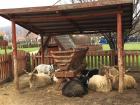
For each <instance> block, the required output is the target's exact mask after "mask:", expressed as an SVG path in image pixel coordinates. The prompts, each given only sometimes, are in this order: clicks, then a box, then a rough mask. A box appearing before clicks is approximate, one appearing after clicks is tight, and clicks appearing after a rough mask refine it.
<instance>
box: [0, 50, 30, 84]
mask: <svg viewBox="0 0 140 105" xmlns="http://www.w3.org/2000/svg"><path fill="white" fill-rule="evenodd" d="M27 55H28V53H26V52H24V51H17V65H18V68H17V69H18V73H19V75H21V74H23V73H24V69H27V68H29V67H27V66H28V65H29V64H28V58H29V57H28V56H27ZM12 78H13V62H12V53H11V54H8V55H0V83H2V82H5V81H7V80H11V79H12Z"/></svg>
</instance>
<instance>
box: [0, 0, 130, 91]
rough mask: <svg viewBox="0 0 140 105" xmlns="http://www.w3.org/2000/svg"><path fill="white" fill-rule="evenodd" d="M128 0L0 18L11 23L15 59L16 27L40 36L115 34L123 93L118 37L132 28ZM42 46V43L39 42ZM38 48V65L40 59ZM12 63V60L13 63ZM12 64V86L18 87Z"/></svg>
mask: <svg viewBox="0 0 140 105" xmlns="http://www.w3.org/2000/svg"><path fill="white" fill-rule="evenodd" d="M132 13H133V1H132V0H99V1H94V2H89V3H81V4H80V3H79V4H67V5H57V6H46V7H30V8H17V9H0V16H2V17H4V18H6V19H8V20H11V21H12V30H13V31H12V32H13V33H12V34H13V43H14V44H13V48H14V49H13V50H14V52H15V53H13V54H14V56H13V57H14V58H15V59H16V56H17V54H16V28H15V24H18V25H20V26H22V27H24V28H26V29H28V30H30V31H31V32H34V33H36V34H40V35H41V39H43V37H44V36H52V35H63V34H92V33H107V32H117V46H118V61H119V62H118V66H119V75H120V76H119V92H122V91H123V76H124V64H123V46H122V45H123V40H122V33H123V31H125V30H128V29H131V27H132ZM41 43H42V44H43V43H44V42H43V40H42V41H41ZM43 52H44V49H43V45H42V61H43V57H44V53H43ZM15 63H16V60H15ZM16 66H17V65H16V64H15V66H14V67H15V82H16V83H17V84H18V81H17V79H18V77H17V70H16Z"/></svg>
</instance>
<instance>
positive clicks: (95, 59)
mask: <svg viewBox="0 0 140 105" xmlns="http://www.w3.org/2000/svg"><path fill="white" fill-rule="evenodd" d="M115 56H117V52H114V51H98V52H95V51H93V52H92V51H90V52H88V53H87V56H86V62H87V67H88V68H101V66H102V65H110V66H112V65H115ZM123 58H124V65H125V68H126V69H128V68H129V69H130V70H140V51H127V50H125V51H124V52H123Z"/></svg>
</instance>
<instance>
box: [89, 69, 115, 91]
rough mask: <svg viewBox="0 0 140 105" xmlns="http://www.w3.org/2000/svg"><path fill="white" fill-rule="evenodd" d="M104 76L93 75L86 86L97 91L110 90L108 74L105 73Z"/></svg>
mask: <svg viewBox="0 0 140 105" xmlns="http://www.w3.org/2000/svg"><path fill="white" fill-rule="evenodd" d="M107 72H108V71H106V74H105V75H104V76H102V75H93V76H92V77H91V78H90V79H89V83H88V87H89V89H92V90H95V91H97V92H109V91H111V90H112V83H111V78H110V76H109V74H108V73H107Z"/></svg>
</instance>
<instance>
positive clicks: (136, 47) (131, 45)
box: [0, 43, 140, 54]
mask: <svg viewBox="0 0 140 105" xmlns="http://www.w3.org/2000/svg"><path fill="white" fill-rule="evenodd" d="M38 49H39V47H32V48H19V50H24V51H27V52H30V53H32V52H35V51H38ZM124 49H125V50H140V43H126V44H125V45H124ZM103 50H110V48H109V45H108V44H104V45H103ZM11 51H12V49H7V52H8V53H9V52H11ZM0 54H4V50H3V49H0Z"/></svg>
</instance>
